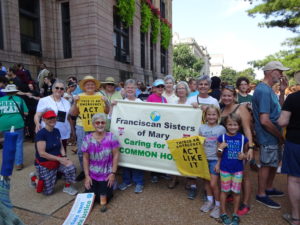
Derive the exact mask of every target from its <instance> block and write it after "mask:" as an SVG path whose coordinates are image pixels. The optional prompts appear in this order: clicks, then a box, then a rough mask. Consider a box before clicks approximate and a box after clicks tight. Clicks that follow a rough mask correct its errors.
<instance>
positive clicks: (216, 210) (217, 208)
mask: <svg viewBox="0 0 300 225" xmlns="http://www.w3.org/2000/svg"><path fill="white" fill-rule="evenodd" d="M209 216H210V217H212V218H214V219H218V218H220V206H215V207H214V208H213V210H212V211H211V212H210V214H209Z"/></svg>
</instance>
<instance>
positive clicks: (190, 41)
mask: <svg viewBox="0 0 300 225" xmlns="http://www.w3.org/2000/svg"><path fill="white" fill-rule="evenodd" d="M177 44H187V45H189V46H190V48H191V50H192V53H193V54H194V55H195V56H196V57H197V58H201V59H202V60H203V62H204V65H203V67H202V69H201V71H200V75H209V74H210V71H209V69H210V55H209V53H208V51H207V48H206V47H204V46H202V45H199V44H198V43H197V41H196V40H195V39H194V38H191V37H188V38H180V36H179V34H178V33H174V37H173V45H177Z"/></svg>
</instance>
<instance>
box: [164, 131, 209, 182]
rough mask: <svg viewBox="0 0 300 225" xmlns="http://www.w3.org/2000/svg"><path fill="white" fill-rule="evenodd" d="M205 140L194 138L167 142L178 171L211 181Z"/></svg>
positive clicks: (199, 137) (198, 137)
mask: <svg viewBox="0 0 300 225" xmlns="http://www.w3.org/2000/svg"><path fill="white" fill-rule="evenodd" d="M204 140H205V138H204V137H201V136H194V137H187V138H180V139H174V140H168V141H167V143H168V146H169V149H170V152H171V154H172V156H173V158H174V159H175V162H176V166H177V169H178V171H179V172H180V173H181V174H182V175H184V176H195V177H201V178H204V179H207V180H210V174H209V169H208V163H207V160H206V155H205V151H204V147H203V144H204Z"/></svg>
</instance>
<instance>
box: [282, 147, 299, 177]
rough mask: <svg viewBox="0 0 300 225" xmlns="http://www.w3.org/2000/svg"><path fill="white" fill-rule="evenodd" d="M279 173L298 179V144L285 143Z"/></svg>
mask: <svg viewBox="0 0 300 225" xmlns="http://www.w3.org/2000/svg"><path fill="white" fill-rule="evenodd" d="M281 173H285V174H288V175H290V176H294V177H300V144H295V143H292V142H289V141H285V144H284V152H283V159H282V168H281Z"/></svg>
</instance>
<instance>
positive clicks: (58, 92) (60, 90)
mask: <svg viewBox="0 0 300 225" xmlns="http://www.w3.org/2000/svg"><path fill="white" fill-rule="evenodd" d="M64 91H65V85H64V82H63V81H60V80H57V81H55V82H54V84H53V86H52V94H51V95H49V96H47V97H44V98H41V99H40V100H39V102H38V105H37V109H36V114H35V116H34V123H35V132H36V133H37V132H38V131H39V130H40V129H41V128H43V127H45V123H44V122H43V121H42V123H41V124H40V120H41V117H42V114H43V113H44V112H45V111H47V110H52V111H54V112H55V114H56V115H57V120H56V123H55V127H56V128H57V129H58V130H59V132H60V135H61V139H62V144H63V146H64V149H65V150H66V149H67V140H68V139H69V138H70V135H71V126H70V122H69V111H70V108H71V105H70V103H69V102H68V101H67V100H66V99H64V98H63V97H62V96H63V94H64Z"/></svg>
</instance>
